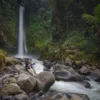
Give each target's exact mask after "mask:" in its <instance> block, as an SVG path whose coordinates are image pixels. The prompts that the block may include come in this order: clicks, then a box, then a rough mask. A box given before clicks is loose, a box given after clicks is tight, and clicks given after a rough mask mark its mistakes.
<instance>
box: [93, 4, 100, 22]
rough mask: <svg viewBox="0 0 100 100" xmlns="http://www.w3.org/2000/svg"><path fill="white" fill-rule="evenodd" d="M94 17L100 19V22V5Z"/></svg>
mask: <svg viewBox="0 0 100 100" xmlns="http://www.w3.org/2000/svg"><path fill="white" fill-rule="evenodd" d="M94 15H95V16H96V17H97V18H98V19H99V22H100V4H98V5H97V6H96V8H95V10H94Z"/></svg>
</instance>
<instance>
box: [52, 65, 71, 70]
mask: <svg viewBox="0 0 100 100" xmlns="http://www.w3.org/2000/svg"><path fill="white" fill-rule="evenodd" d="M52 67H53V70H54V71H59V70H67V69H68V68H69V66H65V65H63V64H55V65H53V66H52Z"/></svg>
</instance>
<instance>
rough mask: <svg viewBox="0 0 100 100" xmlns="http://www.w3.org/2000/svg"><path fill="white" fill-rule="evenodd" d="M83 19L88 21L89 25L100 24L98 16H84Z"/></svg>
mask: <svg viewBox="0 0 100 100" xmlns="http://www.w3.org/2000/svg"><path fill="white" fill-rule="evenodd" d="M82 19H84V20H85V21H86V23H88V24H98V23H100V19H98V18H97V17H96V16H92V15H89V14H83V15H82Z"/></svg>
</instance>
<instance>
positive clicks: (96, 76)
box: [86, 68, 100, 82]
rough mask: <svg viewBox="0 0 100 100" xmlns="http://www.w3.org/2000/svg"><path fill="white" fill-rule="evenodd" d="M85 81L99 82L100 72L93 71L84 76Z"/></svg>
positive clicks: (97, 70)
mask: <svg viewBox="0 0 100 100" xmlns="http://www.w3.org/2000/svg"><path fill="white" fill-rule="evenodd" d="M86 78H87V79H89V80H94V81H97V82H99V81H100V80H99V79H100V70H99V69H96V68H95V69H94V70H92V71H91V74H90V75H88V76H86Z"/></svg>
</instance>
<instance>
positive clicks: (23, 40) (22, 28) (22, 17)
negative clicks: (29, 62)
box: [18, 6, 25, 56]
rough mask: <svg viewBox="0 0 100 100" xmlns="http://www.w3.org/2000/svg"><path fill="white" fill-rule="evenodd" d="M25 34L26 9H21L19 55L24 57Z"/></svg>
mask: <svg viewBox="0 0 100 100" xmlns="http://www.w3.org/2000/svg"><path fill="white" fill-rule="evenodd" d="M24 36H25V32H24V7H22V6H20V8H19V31H18V55H20V56H23V55H24V50H25V49H24V48H25V37H24Z"/></svg>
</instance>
